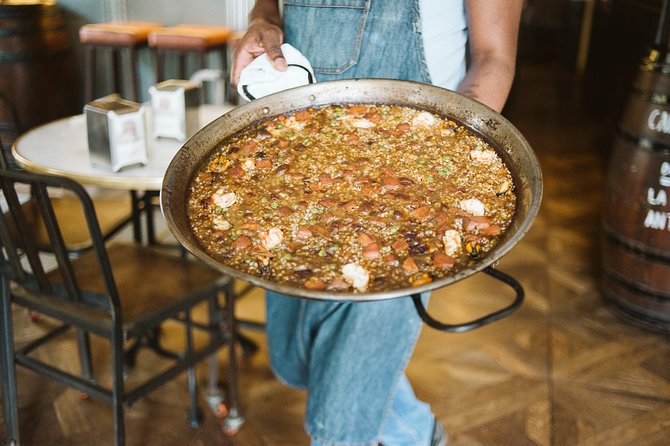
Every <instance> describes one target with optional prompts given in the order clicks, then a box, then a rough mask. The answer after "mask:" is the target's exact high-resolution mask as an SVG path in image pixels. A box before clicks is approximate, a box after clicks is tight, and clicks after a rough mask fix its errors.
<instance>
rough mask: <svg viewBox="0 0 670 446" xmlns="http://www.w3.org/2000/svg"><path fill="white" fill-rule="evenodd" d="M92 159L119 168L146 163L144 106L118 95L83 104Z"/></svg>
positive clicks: (115, 169) (113, 168)
mask: <svg viewBox="0 0 670 446" xmlns="http://www.w3.org/2000/svg"><path fill="white" fill-rule="evenodd" d="M84 114H85V115H86V130H87V135H88V150H89V155H90V159H91V163H92V164H93V165H97V166H103V167H109V168H111V169H112V171H114V172H118V171H119V170H121V169H123V168H124V167H128V166H133V165H138V164H140V165H142V164H146V163H147V137H146V133H147V131H146V121H145V112H144V107H143V106H142V105H140V104H138V103H136V102H131V101H127V100H125V99H122V98H120V97H119V96H118V95H116V94H114V95H110V96H105V97H103V98H100V99H96V100H95V101H93V102H89V103H88V104H86V105H85V106H84Z"/></svg>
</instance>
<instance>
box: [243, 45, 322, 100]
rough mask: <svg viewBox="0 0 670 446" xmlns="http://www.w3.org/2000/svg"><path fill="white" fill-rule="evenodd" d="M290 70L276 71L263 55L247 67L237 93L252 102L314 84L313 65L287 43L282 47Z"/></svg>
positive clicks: (265, 55) (266, 56)
mask: <svg viewBox="0 0 670 446" xmlns="http://www.w3.org/2000/svg"><path fill="white" fill-rule="evenodd" d="M281 50H282V53H284V58H285V59H286V64H287V65H288V69H287V70H286V71H279V70H275V69H274V67H273V66H272V63H270V60H269V59H268V55H267V54H262V55H260V56H258V57H257V58H256V59H254V61H253V62H251V63H250V64H249V65H247V66H246V67H245V68H244V69H243V70H242V72H241V73H240V82H239V83H238V85H237V92H238V93H239V94H240V96H242V97H243V98H244V99H246V100H248V101H252V100H254V99H256V98H260V97H263V96H267V95H269V94H272V93H276V92H278V91H282V90H287V89H289V88H294V87H299V86H301V85H307V84H312V83H314V82H315V80H314V71H313V70H312V65H311V64H310V63H309V61H308V60H307V58H306V57H305V56H303V55H302V53H301V52H300V51H298V50H297V49H295V48H294V47H292V46H291V45H289V44H288V43H285V44H283V45H282V46H281Z"/></svg>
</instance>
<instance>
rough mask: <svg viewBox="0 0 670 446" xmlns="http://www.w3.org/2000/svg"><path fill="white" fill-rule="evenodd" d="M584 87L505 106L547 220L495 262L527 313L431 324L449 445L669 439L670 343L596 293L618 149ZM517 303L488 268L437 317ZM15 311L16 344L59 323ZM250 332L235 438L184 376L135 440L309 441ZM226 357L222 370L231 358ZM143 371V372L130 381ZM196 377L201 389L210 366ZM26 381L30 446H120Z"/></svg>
mask: <svg viewBox="0 0 670 446" xmlns="http://www.w3.org/2000/svg"><path fill="white" fill-rule="evenodd" d="M576 87H578V84H575V83H574V79H573V78H572V74H570V73H562V72H561V71H560V70H555V69H553V68H552V69H548V67H547V66H546V65H545V66H543V65H533V64H522V65H521V66H520V68H519V74H518V78H517V82H516V86H515V89H514V92H513V95H512V98H511V100H510V103H509V106H508V109H507V110H506V114H507V116H508V117H509V118H510V119H511V121H512V122H513V123H514V124H515V125H516V126H517V127H518V128H519V129H520V130H521V131H522V132H523V133H524V134H525V135H526V137H527V139H528V140H529V141H530V143H531V145H532V146H533V147H534V148H535V150H536V151H537V153H538V156H539V158H540V161H541V164H542V168H543V173H544V184H545V195H544V201H543V204H542V208H541V211H540V215H539V217H538V219H537V220H536V222H535V224H534V226H533V227H532V229H531V230H530V232H529V233H528V234H527V235H526V236H525V237H524V238H523V240H522V241H521V242H520V243H519V244H518V245H517V246H516V247H515V248H514V249H513V250H512V252H510V253H509V254H508V255H507V256H506V257H505V258H504V259H503V260H502V262H501V263H500V265H499V268H500V269H501V270H503V271H505V272H507V273H509V274H511V275H513V276H515V277H516V278H517V279H518V280H519V281H520V282H521V283H522V284H523V286H524V288H525V290H526V294H527V300H526V302H525V304H524V306H523V307H522V308H521V309H520V310H519V311H518V312H517V313H515V314H514V315H512V316H511V317H508V318H506V319H504V320H502V321H500V322H497V323H495V324H492V325H490V326H487V327H485V328H482V329H479V330H475V331H473V332H470V333H464V334H444V333H441V332H437V331H434V330H432V329H429V328H426V329H424V331H423V334H422V336H421V338H420V340H419V343H418V345H417V348H416V352H415V354H414V356H413V359H412V361H411V363H410V366H409V369H408V376H409V377H410V380H411V381H412V383H413V385H414V387H415V390H416V393H417V394H418V396H419V397H420V398H421V399H423V400H425V401H427V402H428V403H430V404H431V406H432V408H433V410H434V412H435V413H436V414H437V416H438V417H439V418H440V420H442V421H443V422H444V424H445V425H446V427H447V430H448V432H449V436H450V444H453V445H457V446H479V445H482V446H484V445H486V446H489V445H512V446H520V445H537V446H545V445H552V446H577V445H579V446H586V445H596V446H600V445H602V446H617V445H621V446H623V445H630V446H639V445H646V446H655V445H658V446H662V445H663V446H664V445H667V444H670V343H669V342H668V337H667V335H661V334H657V333H652V332H649V331H644V330H642V329H639V328H637V327H635V326H633V325H630V324H628V323H626V322H623V321H621V320H620V319H618V318H617V317H616V316H615V315H614V314H613V313H612V312H611V311H610V309H609V308H608V306H607V304H606V303H604V302H603V300H602V297H601V293H600V291H599V286H598V274H599V267H598V262H599V260H598V242H599V234H600V228H599V222H598V218H599V206H600V202H601V200H600V198H601V194H602V187H603V177H604V170H605V158H606V156H605V155H606V153H607V148H606V147H605V148H603V147H602V146H600V142H599V141H601V137H602V132H603V127H602V126H601V125H600V123H599V122H598V121H596V120H594V119H593V118H592V117H590V116H588V115H587V114H585V113H582V112H580V108H579V107H577V105H576V104H578V99H579V97H578V95H577V94H576V93H577V90H576V89H575V88H576ZM510 297H511V296H510V293H509V291H507V290H506V289H505V288H504V287H503V286H501V285H500V284H499V283H498V282H495V281H493V280H492V279H489V278H488V277H486V276H484V275H482V274H479V275H475V276H472V277H471V278H469V279H466V280H465V281H462V282H460V283H458V284H455V285H453V286H450V287H448V288H446V289H443V290H440V291H438V292H435V293H434V295H433V298H432V300H431V303H430V307H429V310H430V312H431V313H433V314H434V315H435V316H436V317H438V318H441V319H447V320H452V321H458V320H463V319H465V318H468V317H472V316H476V315H478V314H481V313H483V312H485V311H486V310H490V309H492V308H494V307H495V306H496V305H499V303H500V302H502V301H506V300H507V299H509V298H510ZM238 313H239V315H240V316H241V317H246V318H256V319H259V320H262V319H263V300H262V293H261V292H260V290H255V291H254V292H253V293H252V294H251V295H250V296H248V297H245V298H244V299H242V300H241V301H240V302H239V305H238ZM15 317H16V321H17V322H16V331H17V342H19V343H21V342H22V341H24V340H25V339H28V338H29V337H30V335H31V334H32V333H34V332H37V331H40V330H42V329H43V326H44V325H45V324H48V321H41V322H38V323H33V322H31V321H30V319H29V318H28V317H27V316H26V315H25V314H23V313H18V312H17V314H16V315H15ZM168 335H169V333H168ZM248 335H249V336H250V337H252V338H253V339H255V340H256V341H257V342H258V344H259V346H260V347H261V349H260V351H259V352H257V353H256V354H254V355H252V356H250V357H246V356H245V357H242V359H241V365H240V373H241V382H242V399H243V404H244V411H245V415H246V423H245V424H244V426H243V428H242V429H241V430H240V431H239V433H238V434H237V435H236V436H235V437H232V438H229V437H226V436H225V435H224V434H223V433H222V431H221V428H220V425H221V422H220V420H218V419H216V418H215V417H214V416H213V415H212V413H210V412H209V411H205V420H204V423H203V425H202V426H201V427H200V428H198V429H194V430H193V429H190V428H189V427H188V425H187V422H186V409H185V408H186V404H187V402H186V400H187V393H186V387H185V379H184V378H181V379H180V380H178V381H177V382H175V383H171V384H169V385H166V386H165V387H163V388H162V389H160V390H159V391H157V392H155V393H154V394H153V395H151V396H150V397H148V398H146V399H144V400H142V401H140V402H138V403H137V404H135V405H134V406H133V407H132V408H131V409H130V410H129V411H128V415H127V425H128V435H129V441H128V444H129V445H143V446H144V445H165V446H170V445H194V446H195V445H240V446H257V445H267V446H284V445H296V446H298V445H307V444H308V443H309V441H308V438H307V437H306V435H305V434H304V432H303V428H302V419H303V414H304V407H305V395H304V394H303V393H301V392H299V391H296V390H292V389H289V388H287V387H285V386H283V385H282V384H280V383H279V382H277V381H276V380H275V379H274V378H273V376H272V374H271V372H270V370H269V368H268V359H267V350H266V347H265V339H264V335H263V334H262V333H258V332H250V333H248ZM72 349H73V346H72V344H70V343H66V342H63V344H62V345H61V347H60V348H58V349H56V350H50V351H49V352H46V353H45V354H47V355H49V356H50V357H52V358H53V359H54V360H56V361H60V362H62V361H63V360H64V358H66V357H69V356H70V355H72V354H73V351H72ZM101 349H102V347H99V346H97V347H96V351H97V352H101V351H102V350H101ZM99 358H102V355H99ZM143 359H144V360H149V361H148V363H149V364H150V366H152V367H153V366H154V364H155V362H154V361H153V360H152V358H151V357H150V355H149V354H143V355H142V356H140V358H139V363H140V364H146V362H145V361H142V360H143ZM99 361H100V362H104V360H103V359H99ZM220 362H221V364H222V366H225V355H224V354H223V353H222V354H221V355H220ZM380 366H383V365H380ZM144 370H146V369H144ZM142 372H143V369H142V367H141V366H140V367H138V370H135V371H134V372H133V373H139V374H142ZM199 372H200V377H201V378H202V380H204V377H205V369H204V368H202V369H201V370H199ZM19 387H20V389H19V395H20V406H21V413H20V418H21V430H22V434H23V440H24V442H25V444H28V445H73V446H74V445H93V444H95V445H100V444H111V411H110V410H109V409H108V408H107V406H105V405H104V404H102V403H99V402H96V401H93V400H90V399H89V400H80V399H79V398H78V395H77V393H76V392H74V391H71V390H66V389H63V388H62V387H61V386H59V385H56V384H53V383H51V382H49V381H46V380H44V379H41V378H38V377H36V376H34V375H32V374H30V373H28V372H25V371H21V372H20V373H19ZM204 406H205V405H204V404H203V407H204Z"/></svg>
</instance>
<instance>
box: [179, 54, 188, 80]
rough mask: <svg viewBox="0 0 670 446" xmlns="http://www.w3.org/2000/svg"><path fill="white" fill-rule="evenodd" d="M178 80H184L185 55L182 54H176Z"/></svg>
mask: <svg viewBox="0 0 670 446" xmlns="http://www.w3.org/2000/svg"><path fill="white" fill-rule="evenodd" d="M177 60H178V63H179V65H178V69H179V79H184V78H185V76H186V55H185V54H184V53H182V52H179V53H177Z"/></svg>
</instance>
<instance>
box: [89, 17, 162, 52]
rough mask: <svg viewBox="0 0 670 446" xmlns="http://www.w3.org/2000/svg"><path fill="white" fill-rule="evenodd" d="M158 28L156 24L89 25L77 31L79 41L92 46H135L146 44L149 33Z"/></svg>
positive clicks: (159, 25) (158, 24) (109, 23)
mask: <svg viewBox="0 0 670 446" xmlns="http://www.w3.org/2000/svg"><path fill="white" fill-rule="evenodd" d="M160 27H161V24H160V23H156V22H128V21H117V22H107V23H89V24H87V25H84V26H82V27H81V28H80V29H79V41H80V42H81V43H85V44H92V45H112V46H135V45H140V44H144V43H146V42H147V38H148V36H149V33H150V32H151V31H153V30H155V29H158V28H160Z"/></svg>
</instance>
